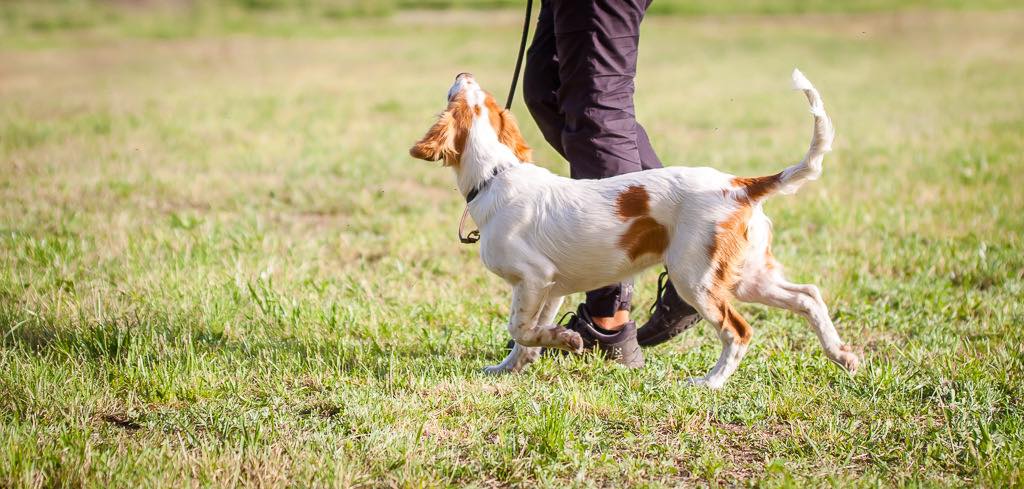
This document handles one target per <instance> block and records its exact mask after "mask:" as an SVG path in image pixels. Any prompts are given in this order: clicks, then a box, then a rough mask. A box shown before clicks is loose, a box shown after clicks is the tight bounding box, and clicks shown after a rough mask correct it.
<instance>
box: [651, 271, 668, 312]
mask: <svg viewBox="0 0 1024 489" xmlns="http://www.w3.org/2000/svg"><path fill="white" fill-rule="evenodd" d="M667 290H668V272H661V275H658V295H657V296H655V297H654V304H651V310H650V311H649V312H650V313H651V314H654V311H655V310H657V309H658V308H659V307H661V303H662V301H663V300H664V299H663V298H664V297H665V291H667Z"/></svg>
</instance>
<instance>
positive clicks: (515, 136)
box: [498, 110, 533, 163]
mask: <svg viewBox="0 0 1024 489" xmlns="http://www.w3.org/2000/svg"><path fill="white" fill-rule="evenodd" d="M498 115H499V117H500V118H501V129H499V130H498V141H501V144H504V145H505V146H508V147H509V148H510V149H512V152H513V153H515V154H516V158H519V161H523V162H527V163H529V162H532V161H533V150H531V149H530V146H529V145H528V144H526V140H525V139H523V134H522V133H521V132H519V125H518V124H516V118H515V116H513V115H512V113H511V112H509V111H507V110H502V111H500V112H498Z"/></svg>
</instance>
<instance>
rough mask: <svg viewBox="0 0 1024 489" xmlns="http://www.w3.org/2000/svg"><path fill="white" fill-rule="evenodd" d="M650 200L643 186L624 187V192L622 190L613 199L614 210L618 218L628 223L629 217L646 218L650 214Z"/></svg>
mask: <svg viewBox="0 0 1024 489" xmlns="http://www.w3.org/2000/svg"><path fill="white" fill-rule="evenodd" d="M650 198H651V196H650V195H648V194H647V189H645V188H644V187H643V185H630V186H629V187H626V190H623V191H622V193H620V194H619V196H618V198H616V199H615V209H616V212H618V214H619V218H620V219H622V220H623V221H628V220H629V219H630V218H631V217H641V216H646V215H647V214H648V213H650V212H651V206H650V204H649V203H648V201H650Z"/></svg>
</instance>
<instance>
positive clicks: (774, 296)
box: [736, 260, 860, 373]
mask: <svg viewBox="0 0 1024 489" xmlns="http://www.w3.org/2000/svg"><path fill="white" fill-rule="evenodd" d="M772 263H773V265H774V266H773V267H772V268H773V269H770V270H769V269H766V270H764V271H762V272H761V273H759V274H757V275H755V276H754V277H753V278H750V279H745V280H743V281H742V282H741V283H740V284H739V286H738V287H737V289H736V298H737V299H739V300H741V301H744V302H756V303H759V304H764V305H766V306H772V307H778V308H782V309H787V310H790V311H793V312H795V313H797V314H799V315H801V316H803V317H804V319H806V320H807V322H808V324H810V325H811V329H813V330H814V334H815V335H817V336H818V340H819V341H820V342H821V346H822V348H824V350H825V354H826V355H827V356H828V358H829V359H830V360H832V361H833V362H835V363H837V364H839V365H840V366H841V367H843V368H845V369H846V370H847V371H849V372H851V373H853V372H856V371H857V366H858V364H859V363H860V362H859V360H858V359H857V355H856V354H854V353H853V352H851V351H850V348H849V347H848V346H847V345H844V344H843V341H842V340H841V339H840V338H839V333H837V332H836V327H835V325H833V324H832V318H830V317H829V314H828V307H827V306H826V305H825V301H824V300H822V298H821V292H819V291H818V288H817V287H815V286H814V285H805V284H794V283H792V282H790V281H788V280H786V279H785V278H783V276H782V273H781V271H779V269H778V267H779V266H778V264H777V263H775V262H774V260H773V261H772Z"/></svg>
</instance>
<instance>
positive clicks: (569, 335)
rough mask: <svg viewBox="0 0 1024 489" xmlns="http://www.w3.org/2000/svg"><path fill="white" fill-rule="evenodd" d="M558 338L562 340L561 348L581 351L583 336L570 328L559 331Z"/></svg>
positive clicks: (575, 351)
mask: <svg viewBox="0 0 1024 489" xmlns="http://www.w3.org/2000/svg"><path fill="white" fill-rule="evenodd" d="M558 339H559V340H561V341H562V345H563V349H564V350H567V351H569V352H572V353H576V354H580V353H583V337H582V336H580V334H579V333H577V332H575V331H572V330H568V329H567V330H564V331H561V332H559V334H558Z"/></svg>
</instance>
